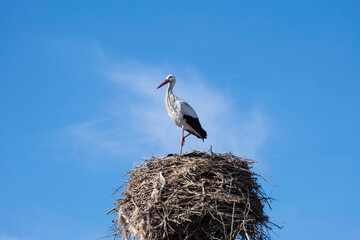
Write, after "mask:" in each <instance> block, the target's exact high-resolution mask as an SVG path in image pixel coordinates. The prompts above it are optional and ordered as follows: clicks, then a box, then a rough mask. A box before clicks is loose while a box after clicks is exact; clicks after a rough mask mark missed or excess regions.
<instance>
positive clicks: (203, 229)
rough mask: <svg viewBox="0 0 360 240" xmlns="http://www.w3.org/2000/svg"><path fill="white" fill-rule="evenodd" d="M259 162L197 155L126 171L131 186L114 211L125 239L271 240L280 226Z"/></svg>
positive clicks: (118, 230)
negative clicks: (268, 211)
mask: <svg viewBox="0 0 360 240" xmlns="http://www.w3.org/2000/svg"><path fill="white" fill-rule="evenodd" d="M253 163H254V161H250V160H249V159H243V158H240V157H237V156H234V155H232V154H230V153H226V154H214V153H205V152H199V151H192V152H188V153H185V154H183V155H182V156H181V157H179V156H178V155H174V154H169V155H168V156H166V157H159V158H155V157H152V158H150V159H148V160H146V161H145V162H144V163H142V164H140V165H138V166H136V167H134V169H133V170H131V171H130V172H128V173H127V175H128V176H129V180H128V182H127V183H126V188H125V190H124V191H123V193H122V194H121V198H120V199H119V200H117V201H116V202H115V203H114V204H115V205H116V207H114V208H113V209H112V210H110V211H109V212H112V213H115V215H116V216H115V220H114V225H113V227H114V230H115V233H114V236H115V238H119V237H122V238H123V239H126V240H127V239H129V238H130V239H140V240H148V239H171V240H180V239H181V240H183V239H189V240H206V239H209V240H210V239H223V240H228V239H229V240H230V239H255V240H257V239H270V235H269V230H271V229H272V226H273V225H275V224H273V223H271V222H270V221H269V218H268V216H267V215H265V214H264V205H265V204H269V202H270V200H271V199H270V198H269V197H267V196H266V195H265V193H264V191H263V190H262V188H261V186H260V185H259V184H258V183H257V179H258V177H259V175H257V174H255V173H254V172H252V171H251V170H250V169H251V166H252V164H253Z"/></svg>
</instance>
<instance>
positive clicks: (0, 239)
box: [0, 233, 18, 240]
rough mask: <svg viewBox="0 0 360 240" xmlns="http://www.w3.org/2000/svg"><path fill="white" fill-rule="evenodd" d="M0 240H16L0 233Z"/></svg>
mask: <svg viewBox="0 0 360 240" xmlns="http://www.w3.org/2000/svg"><path fill="white" fill-rule="evenodd" d="M0 240H18V239H17V238H15V237H12V236H9V235H7V234H5V233H0Z"/></svg>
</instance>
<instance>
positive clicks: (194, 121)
mask: <svg viewBox="0 0 360 240" xmlns="http://www.w3.org/2000/svg"><path fill="white" fill-rule="evenodd" d="M184 118H185V121H186V123H187V124H189V125H190V127H192V128H193V129H194V130H195V131H196V132H195V133H193V132H191V131H189V132H190V133H192V134H194V135H195V136H197V137H198V138H201V139H202V140H204V139H205V138H206V137H207V133H206V131H205V130H204V129H203V128H202V127H201V124H200V122H199V119H198V118H194V117H191V116H189V115H184Z"/></svg>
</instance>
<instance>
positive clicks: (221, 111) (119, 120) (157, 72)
mask: <svg viewBox="0 0 360 240" xmlns="http://www.w3.org/2000/svg"><path fill="white" fill-rule="evenodd" d="M172 70H174V69H172V68H171V67H169V66H165V67H154V66H145V65H142V64H138V63H127V64H121V63H116V64H111V67H103V68H101V70H100V71H101V73H102V74H103V76H104V78H105V79H106V80H107V81H110V82H111V84H112V86H113V96H112V97H111V98H110V100H109V101H108V104H106V106H104V109H103V110H104V117H103V118H102V119H90V120H89V121H88V122H85V123H80V124H77V125H74V126H70V127H68V128H67V129H66V132H67V134H68V135H69V136H71V139H72V140H71V142H72V145H73V146H75V147H76V148H78V149H81V150H82V151H88V152H91V153H99V154H101V155H104V154H106V155H117V156H119V155H121V154H131V153H134V152H137V153H139V154H141V155H142V156H146V157H148V156H150V155H152V154H155V155H162V154H167V153H169V152H175V153H177V152H178V151H179V145H180V136H181V129H180V128H178V127H177V126H175V125H174V124H173V123H172V122H171V120H170V119H169V117H168V116H167V113H166V109H165V103H164V96H165V91H166V87H163V88H161V89H156V87H157V86H158V85H159V84H160V83H161V82H162V81H163V80H164V79H165V77H166V76H167V75H168V74H170V73H172V74H174V75H175V76H176V77H177V84H176V86H175V87H174V93H175V94H176V95H178V96H179V97H180V98H183V99H184V100H186V101H188V103H189V104H190V105H192V106H193V108H194V109H195V110H196V111H197V113H198V115H199V118H200V122H201V123H202V125H203V128H204V129H205V130H206V131H207V132H208V139H206V140H205V142H204V143H203V142H202V141H201V140H200V139H197V138H196V137H194V136H191V137H189V138H187V139H186V143H185V147H184V150H185V151H187V150H190V149H200V150H205V151H207V150H209V148H210V145H212V148H213V150H214V151H215V152H226V151H233V152H234V153H235V154H240V155H244V156H248V157H254V156H255V155H256V153H257V152H258V151H259V149H260V147H261V146H262V144H263V143H264V141H265V139H266V137H267V134H268V124H267V121H266V119H265V117H264V114H263V113H262V111H261V108H259V107H257V106H254V107H253V108H251V109H248V110H243V109H241V108H240V107H237V106H236V104H235V102H236V101H235V99H234V98H233V97H231V96H229V94H228V93H225V92H222V91H221V90H219V89H214V88H211V85H210V84H209V83H207V82H206V79H204V78H203V77H202V76H201V75H200V74H198V73H196V71H194V70H192V69H188V68H187V69H180V71H177V72H175V71H172ZM178 70H179V68H178ZM178 72H181V73H180V74H177V73H178Z"/></svg>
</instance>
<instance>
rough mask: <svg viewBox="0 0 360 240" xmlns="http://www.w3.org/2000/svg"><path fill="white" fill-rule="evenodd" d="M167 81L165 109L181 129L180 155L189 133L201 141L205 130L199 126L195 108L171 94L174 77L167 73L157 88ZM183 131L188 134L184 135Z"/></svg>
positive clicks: (205, 135)
mask: <svg viewBox="0 0 360 240" xmlns="http://www.w3.org/2000/svg"><path fill="white" fill-rule="evenodd" d="M167 83H169V86H168V88H167V91H166V96H165V105H166V110H167V112H168V114H169V117H170V119H171V120H172V121H173V122H174V123H175V124H176V125H177V126H179V127H181V129H182V134H181V142H180V155H181V153H182V147H183V146H184V143H185V138H186V137H187V136H189V135H190V134H193V135H195V136H196V137H198V138H201V139H202V140H203V141H204V139H205V138H206V137H207V133H206V131H205V130H204V129H203V128H202V127H201V124H200V122H199V118H198V116H197V114H196V112H195V110H194V109H193V108H192V107H191V106H190V105H189V104H188V103H187V102H185V101H184V100H182V99H180V98H178V97H177V96H175V95H174V94H173V88H174V85H175V83H176V78H175V76H173V75H168V76H167V77H166V79H165V81H164V82H163V83H161V84H160V85H159V86H158V87H157V89H159V88H161V87H162V86H164V85H165V84H167ZM184 131H187V132H188V134H187V135H186V136H184Z"/></svg>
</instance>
